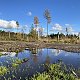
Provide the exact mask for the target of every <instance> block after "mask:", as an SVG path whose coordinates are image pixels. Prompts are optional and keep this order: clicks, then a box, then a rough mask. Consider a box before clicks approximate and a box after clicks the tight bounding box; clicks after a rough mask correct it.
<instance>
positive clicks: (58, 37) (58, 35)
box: [57, 32, 59, 42]
mask: <svg viewBox="0 0 80 80" xmlns="http://www.w3.org/2000/svg"><path fill="white" fill-rule="evenodd" d="M57 40H58V42H59V32H58V38H57Z"/></svg>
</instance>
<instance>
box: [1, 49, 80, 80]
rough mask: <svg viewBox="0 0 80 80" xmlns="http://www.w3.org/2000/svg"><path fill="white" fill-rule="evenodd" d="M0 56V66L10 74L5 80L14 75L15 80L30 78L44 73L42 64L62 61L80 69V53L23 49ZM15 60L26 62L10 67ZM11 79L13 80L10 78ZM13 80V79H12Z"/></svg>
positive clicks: (6, 75)
mask: <svg viewBox="0 0 80 80" xmlns="http://www.w3.org/2000/svg"><path fill="white" fill-rule="evenodd" d="M5 53H6V55H2V56H0V66H6V67H7V68H9V70H10V73H7V74H5V75H4V76H5V77H6V79H8V78H9V77H11V78H12V76H13V75H14V76H15V77H16V79H15V80H18V79H19V78H20V77H21V78H22V80H25V77H31V76H32V75H33V74H36V73H37V72H43V71H45V66H44V64H52V63H55V62H56V63H57V62H58V61H59V60H62V61H63V63H65V64H66V65H73V67H75V68H79V67H80V53H72V52H66V51H63V50H57V49H46V48H44V49H28V48H27V49H25V50H23V51H22V52H19V53H15V52H2V54H5ZM16 58H18V59H20V60H23V59H25V58H27V59H28V61H26V62H24V63H22V64H20V65H19V66H17V67H16V68H14V67H12V66H11V64H12V60H15V59H16ZM4 76H0V80H3V77H4ZM12 79H13V78H12ZM13 80H14V79H13Z"/></svg>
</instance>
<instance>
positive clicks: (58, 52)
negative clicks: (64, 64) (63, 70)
mask: <svg viewBox="0 0 80 80" xmlns="http://www.w3.org/2000/svg"><path fill="white" fill-rule="evenodd" d="M51 51H52V53H53V54H54V56H58V55H59V54H60V53H61V50H59V49H52V50H51Z"/></svg>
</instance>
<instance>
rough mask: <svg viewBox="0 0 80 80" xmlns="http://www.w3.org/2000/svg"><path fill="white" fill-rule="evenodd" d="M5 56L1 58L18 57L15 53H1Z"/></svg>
mask: <svg viewBox="0 0 80 80" xmlns="http://www.w3.org/2000/svg"><path fill="white" fill-rule="evenodd" d="M0 53H2V54H3V55H2V56H1V57H14V56H15V55H16V53H15V52H0Z"/></svg>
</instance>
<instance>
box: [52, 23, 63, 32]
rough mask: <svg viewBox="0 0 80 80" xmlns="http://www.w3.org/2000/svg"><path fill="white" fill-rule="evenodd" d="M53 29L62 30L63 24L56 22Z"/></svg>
mask: <svg viewBox="0 0 80 80" xmlns="http://www.w3.org/2000/svg"><path fill="white" fill-rule="evenodd" d="M52 29H53V30H56V31H62V26H61V25H60V24H57V23H56V24H54V25H53V27H52Z"/></svg>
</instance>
